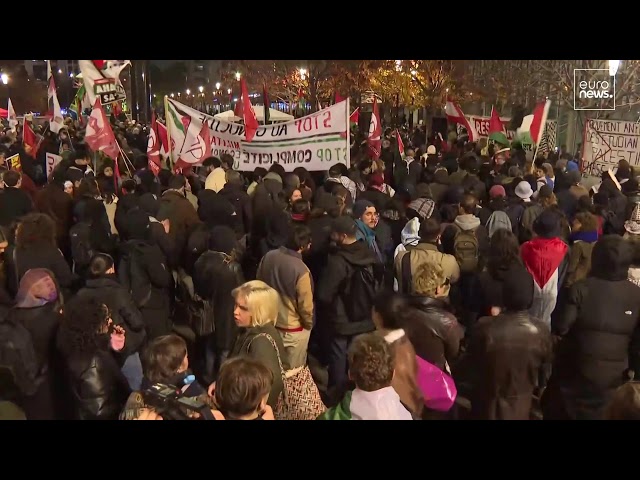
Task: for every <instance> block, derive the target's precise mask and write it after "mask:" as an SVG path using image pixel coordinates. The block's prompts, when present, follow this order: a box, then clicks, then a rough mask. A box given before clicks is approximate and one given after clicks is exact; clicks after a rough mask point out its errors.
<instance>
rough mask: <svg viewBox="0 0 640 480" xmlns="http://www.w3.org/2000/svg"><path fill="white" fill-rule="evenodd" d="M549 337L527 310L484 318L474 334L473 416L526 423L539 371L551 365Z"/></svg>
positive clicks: (470, 360) (470, 363) (469, 358)
mask: <svg viewBox="0 0 640 480" xmlns="http://www.w3.org/2000/svg"><path fill="white" fill-rule="evenodd" d="M551 352H552V350H551V333H550V332H549V328H548V327H547V326H546V325H545V324H544V323H543V322H541V321H539V320H536V319H534V318H531V317H530V315H529V314H528V313H527V312H526V311H525V312H518V313H505V314H503V315H498V316H496V317H482V318H481V319H480V320H478V323H477V324H476V325H475V326H474V328H473V329H472V330H471V332H470V335H469V344H468V349H467V355H466V358H465V360H464V365H465V366H467V368H468V369H469V370H471V371H467V372H465V373H467V374H469V379H471V380H472V383H473V386H472V389H471V395H470V398H469V399H470V400H471V413H472V416H473V418H476V419H484V420H528V419H529V414H530V410H531V402H532V398H533V390H534V388H535V387H536V386H537V385H538V379H539V378H540V373H541V369H543V368H544V366H545V365H548V364H549V363H550V362H551Z"/></svg>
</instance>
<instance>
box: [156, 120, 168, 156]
mask: <svg viewBox="0 0 640 480" xmlns="http://www.w3.org/2000/svg"><path fill="white" fill-rule="evenodd" d="M156 127H157V130H156V133H157V134H158V138H159V139H160V152H162V151H163V150H164V152H165V154H168V153H169V138H168V137H167V127H166V125H163V124H161V123H160V122H156Z"/></svg>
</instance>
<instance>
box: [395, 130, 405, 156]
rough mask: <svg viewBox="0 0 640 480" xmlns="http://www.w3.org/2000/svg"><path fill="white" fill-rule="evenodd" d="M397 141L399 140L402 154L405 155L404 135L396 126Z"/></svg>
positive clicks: (399, 148)
mask: <svg viewBox="0 0 640 480" xmlns="http://www.w3.org/2000/svg"><path fill="white" fill-rule="evenodd" d="M396 142H398V150H399V151H400V155H404V143H403V142H402V137H400V132H399V131H398V129H397V128H396Z"/></svg>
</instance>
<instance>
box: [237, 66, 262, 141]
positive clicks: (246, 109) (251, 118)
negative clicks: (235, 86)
mask: <svg viewBox="0 0 640 480" xmlns="http://www.w3.org/2000/svg"><path fill="white" fill-rule="evenodd" d="M240 87H241V88H242V119H243V120H244V134H245V138H246V140H247V142H250V141H251V140H253V137H254V136H255V134H256V132H257V131H258V119H257V118H256V112H254V111H253V107H252V106H251V99H250V98H249V92H248V91H247V83H246V82H245V81H244V78H241V79H240Z"/></svg>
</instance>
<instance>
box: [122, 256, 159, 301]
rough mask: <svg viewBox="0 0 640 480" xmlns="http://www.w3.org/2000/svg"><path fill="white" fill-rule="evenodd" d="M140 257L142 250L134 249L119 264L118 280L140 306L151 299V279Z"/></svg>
mask: <svg viewBox="0 0 640 480" xmlns="http://www.w3.org/2000/svg"><path fill="white" fill-rule="evenodd" d="M140 257H141V253H140V252H137V251H135V250H132V251H131V252H129V254H128V255H127V256H125V257H123V258H122V260H120V265H118V281H119V282H120V284H121V285H123V286H124V287H125V288H126V289H127V290H128V291H129V293H130V294H131V298H132V299H133V302H134V303H135V305H136V307H138V308H142V307H144V306H145V305H146V304H147V303H149V300H150V299H151V280H150V279H149V277H148V275H147V271H146V269H145V268H144V265H143V264H142V259H141V258H140Z"/></svg>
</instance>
